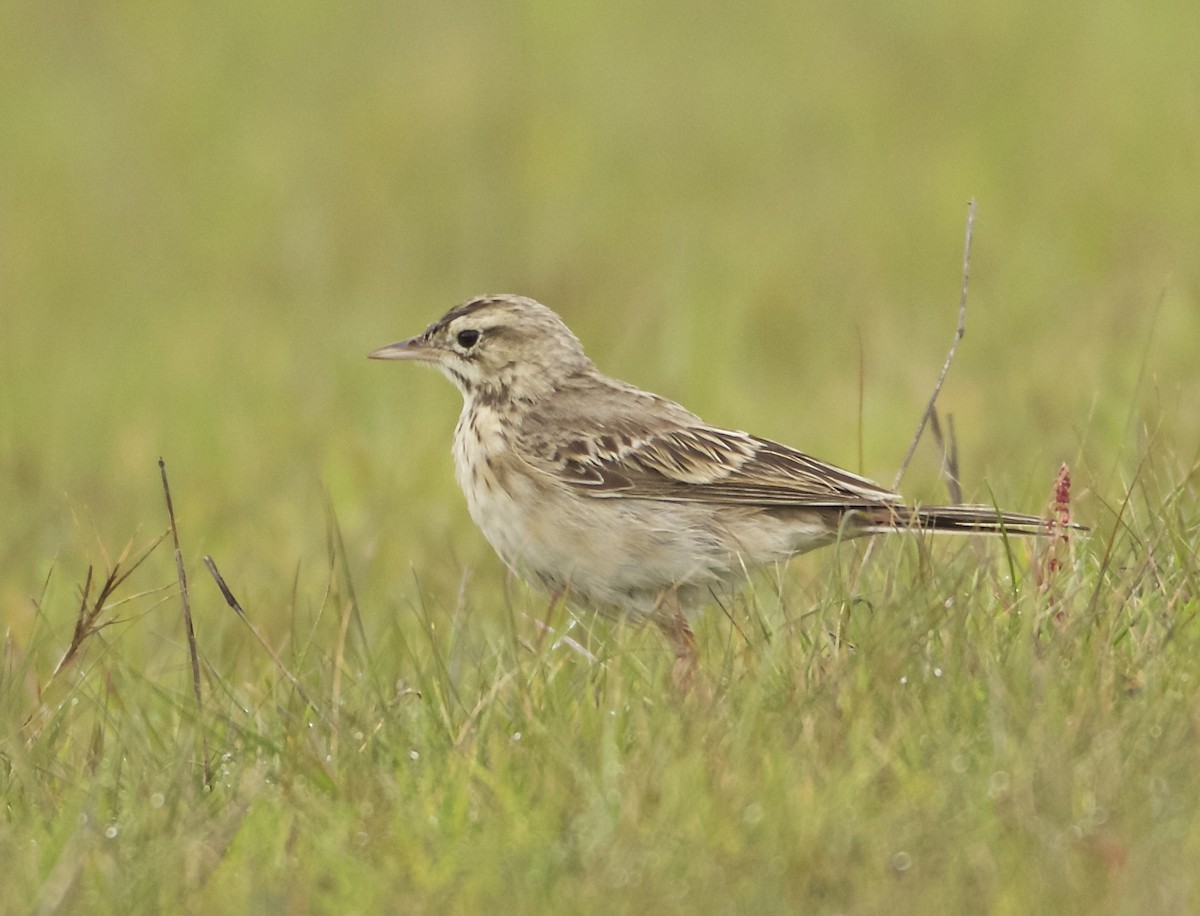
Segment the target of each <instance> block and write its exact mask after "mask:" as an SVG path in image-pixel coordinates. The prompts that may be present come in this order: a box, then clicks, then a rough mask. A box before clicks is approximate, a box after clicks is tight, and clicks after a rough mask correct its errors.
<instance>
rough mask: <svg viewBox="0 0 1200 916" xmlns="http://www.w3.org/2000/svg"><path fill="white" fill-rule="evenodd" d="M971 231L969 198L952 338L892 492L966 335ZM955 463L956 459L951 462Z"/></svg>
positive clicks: (871, 547) (869, 549) (870, 550)
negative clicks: (959, 285) (955, 324)
mask: <svg viewBox="0 0 1200 916" xmlns="http://www.w3.org/2000/svg"><path fill="white" fill-rule="evenodd" d="M974 230H975V200H974V198H972V199H971V200H969V201H967V229H966V237H965V239H964V240H963V265H962V289H961V291H960V293H959V296H958V325H957V326H956V327H955V329H954V339H953V340H952V341H951V342H950V351H949V352H948V353H947V354H946V361H945V362H944V363H942V371H941V372H940V373H939V374H938V378H937V382H936V383H935V384H934V386H933V393H932V394H930V395H929V402H928V403H927V404H926V405H925V412H924V413H922V414H921V421H920V422H919V423H918V424H917V431H916V432H915V433H914V434H913V439H912V442H911V443H909V446H908V451H907V452H905V453H904V460H903V461H901V462H900V468H899V470H897V471H896V477H895V479H894V480H893V481H892V489H893V490H895V489H896V488H897V487H899V486H900V481H901V480H902V479H903V478H904V472H905V471H907V470H908V465H909V462H910V461H912V457H913V453H914V452H916V450H917V443H918V442H920V441H921V434H922V433H923V432H925V424H926V423H928V422H929V419H930V417H932V416H933V412H934V408H935V405H936V404H937V399H938V395H939V394H941V392H942V385H943V384H944V383H945V381H946V374H947V373H948V372H949V371H950V364H951V363H952V362H953V361H954V354H955V353H956V352H957V351H958V344H959V342H960V341H961V340H962V339H963V335H964V334H966V332H967V288H968V286H969V283H970V279H971V238H972V236H973V234H974ZM955 463H956V464H957V457H956V459H955ZM957 476H958V475H957V469H955V477H957ZM875 544H876V539H875V538H872V539H871V541H870V543H868V544H867V546H866V549H865V550H864V551H863V557H862V561H861V562H860V563H859V564H858V572H857V573H855V576H854V579H853V581H852V582H851V583H850V587H851V589H853V588H854V587H855V586H856V585H857V584H858V579H859V577H860V576H861V575H862V572H863V570H864V569H866V568H867V564H868V563H869V562H870V561H871V556H872V555H873V554H874V552H875Z"/></svg>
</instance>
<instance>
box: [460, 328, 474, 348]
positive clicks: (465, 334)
mask: <svg viewBox="0 0 1200 916" xmlns="http://www.w3.org/2000/svg"><path fill="white" fill-rule="evenodd" d="M455 340H457V341H458V345H459V346H460V347H462V348H463V349H464V350H470V349H471V347H473V346H475V344H476V343H478V342H479V332H478V331H476V330H475V329H474V328H468V329H467V330H465V331H459V332H458V337H456V338H455Z"/></svg>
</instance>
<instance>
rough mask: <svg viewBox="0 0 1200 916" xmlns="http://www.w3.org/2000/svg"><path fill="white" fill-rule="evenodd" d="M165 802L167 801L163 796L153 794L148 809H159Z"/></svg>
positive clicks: (156, 793) (157, 793)
mask: <svg viewBox="0 0 1200 916" xmlns="http://www.w3.org/2000/svg"><path fill="white" fill-rule="evenodd" d="M166 801H167V799H166V796H165V795H163V794H162V793H161V792H155V793H154V794H153V795H151V796H150V807H151V808H161V807H162V806H163V805H164V804H165V803H166Z"/></svg>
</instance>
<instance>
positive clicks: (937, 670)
mask: <svg viewBox="0 0 1200 916" xmlns="http://www.w3.org/2000/svg"><path fill="white" fill-rule="evenodd" d="M933 676H934V677H941V676H942V669H941V668H934V669H933Z"/></svg>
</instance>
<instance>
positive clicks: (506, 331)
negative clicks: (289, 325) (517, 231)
mask: <svg viewBox="0 0 1200 916" xmlns="http://www.w3.org/2000/svg"><path fill="white" fill-rule="evenodd" d="M368 355H369V356H370V358H371V359H411V360H416V361H418V362H424V363H429V364H431V365H433V366H436V367H437V368H438V369H440V370H441V371H442V373H443V374H445V376H446V377H447V378H448V379H450V381H452V382H453V383H454V384H455V386H457V388H458V390H459V391H460V392H462V396H463V398H464V399H465V400H467V401H472V400H476V399H482V400H495V401H497V402H498V401H523V400H524V401H529V400H536V399H537V398H538V397H540V396H543V395H545V394H547V393H549V392H550V391H553V390H554V388H556V387H557V385H558V383H559V382H560V381H561V380H562V379H564V378H566V377H567V376H569V375H571V374H573V373H576V372H579V371H586V370H588V369H590V368H592V363H591V360H589V359H588V358H587V356H586V355H585V354H584V352H583V345H582V344H580V342H579V339H578V338H577V337H576V336H575V335H574V334H572V333H571V330H570V329H569V328H568V327H567V326H566V325H565V324H563V321H562V319H561V318H559V317H558V315H556V314H554V312H553V311H551V310H550V309H548V308H546V306H544V305H542V304H541V303H539V302H534V301H533V300H532V299H526V298H525V297H524V296H511V295H494V296H478V297H476V298H474V299H471V300H469V301H467V302H464V303H463V304H462V305H458V306H455V307H454V308H452V309H451V310H450V311H448V312H447V313H446V314H445V315H443V316H442V317H441V318H439V319H438V320H437V321H435V322H434V323H433V324H431V325H430V326H429V327H427V328H426V329H425V331H424V332H423V333H421V334H419V335H418V336H416V337H410V338H409V339H408V340H402V341H399V342H398V343H394V344H390V345H388V346H386V347H381V348H379V349H378V350H375V351H373V352H372V353H370V354H368Z"/></svg>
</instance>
